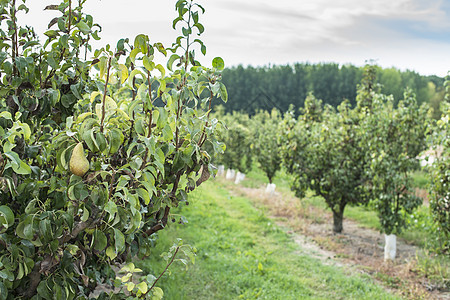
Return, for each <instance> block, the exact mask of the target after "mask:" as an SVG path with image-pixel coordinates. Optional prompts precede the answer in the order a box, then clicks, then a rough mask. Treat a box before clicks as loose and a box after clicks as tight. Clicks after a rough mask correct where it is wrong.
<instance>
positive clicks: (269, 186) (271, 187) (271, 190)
mask: <svg viewBox="0 0 450 300" xmlns="http://www.w3.org/2000/svg"><path fill="white" fill-rule="evenodd" d="M276 187H277V186H276V185H275V183H268V184H267V187H266V193H268V194H270V195H273V194H274V193H275V188H276Z"/></svg>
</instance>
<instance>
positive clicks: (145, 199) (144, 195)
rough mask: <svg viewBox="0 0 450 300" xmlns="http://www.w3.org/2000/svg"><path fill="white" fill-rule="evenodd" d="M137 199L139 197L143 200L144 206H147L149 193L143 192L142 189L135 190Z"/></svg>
mask: <svg viewBox="0 0 450 300" xmlns="http://www.w3.org/2000/svg"><path fill="white" fill-rule="evenodd" d="M137 192H138V195H139V197H141V198H142V199H143V200H144V203H145V205H148V204H149V203H150V195H149V193H148V192H147V191H146V190H144V189H143V188H139V189H137Z"/></svg>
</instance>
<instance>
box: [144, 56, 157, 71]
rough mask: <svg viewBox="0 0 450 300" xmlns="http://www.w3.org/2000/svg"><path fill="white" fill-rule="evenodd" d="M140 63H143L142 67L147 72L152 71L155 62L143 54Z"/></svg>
mask: <svg viewBox="0 0 450 300" xmlns="http://www.w3.org/2000/svg"><path fill="white" fill-rule="evenodd" d="M142 63H143V64H144V68H146V69H147V71H149V72H151V71H153V69H154V68H155V63H154V62H153V61H152V60H151V59H150V58H149V57H148V56H144V58H143V59H142Z"/></svg>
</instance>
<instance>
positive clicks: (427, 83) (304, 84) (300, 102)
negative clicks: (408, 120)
mask: <svg viewBox="0 0 450 300" xmlns="http://www.w3.org/2000/svg"><path fill="white" fill-rule="evenodd" d="M375 68H376V82H378V84H379V85H380V92H381V93H383V94H385V95H393V97H394V105H397V103H398V101H399V99H402V97H403V92H404V90H405V88H409V89H411V91H412V92H413V93H415V94H416V95H417V102H418V103H419V104H422V103H428V104H429V105H430V107H432V108H433V109H434V115H433V116H434V117H435V118H436V119H437V118H439V116H440V114H441V112H440V110H439V104H440V102H442V100H443V99H444V89H443V83H444V79H443V78H441V77H438V76H434V75H433V76H422V75H420V74H418V73H416V72H414V71H410V70H407V71H400V70H398V69H395V68H388V69H383V68H381V67H379V66H375ZM362 78H363V68H362V67H356V66H353V65H339V64H337V63H319V64H309V63H296V64H293V65H273V66H264V67H252V66H247V67H244V66H242V65H239V66H236V67H232V68H227V69H225V70H224V72H223V82H224V84H225V85H226V86H227V87H228V91H229V97H230V100H231V101H230V103H228V104H227V107H226V110H227V112H230V111H243V112H245V113H248V114H254V113H255V112H256V111H257V110H259V109H264V110H270V109H272V108H277V109H278V110H280V111H282V112H286V111H287V110H288V108H289V105H290V104H294V105H295V107H303V106H304V101H305V99H306V97H307V95H308V94H309V93H314V95H315V97H317V98H318V99H323V101H324V104H329V105H331V106H333V107H335V108H337V107H338V105H339V104H340V103H341V102H342V101H343V100H346V99H347V100H348V101H349V102H350V105H351V106H352V107H354V106H355V105H356V96H357V85H358V83H359V82H361V79H362Z"/></svg>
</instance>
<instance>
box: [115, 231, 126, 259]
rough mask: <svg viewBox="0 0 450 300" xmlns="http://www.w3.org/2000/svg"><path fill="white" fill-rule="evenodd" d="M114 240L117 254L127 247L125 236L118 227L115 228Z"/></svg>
mask: <svg viewBox="0 0 450 300" xmlns="http://www.w3.org/2000/svg"><path fill="white" fill-rule="evenodd" d="M114 242H115V248H116V253H117V254H119V253H121V252H122V251H123V249H125V236H124V235H123V233H122V232H121V231H120V230H118V229H116V228H114Z"/></svg>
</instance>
